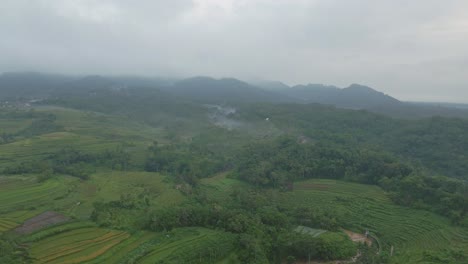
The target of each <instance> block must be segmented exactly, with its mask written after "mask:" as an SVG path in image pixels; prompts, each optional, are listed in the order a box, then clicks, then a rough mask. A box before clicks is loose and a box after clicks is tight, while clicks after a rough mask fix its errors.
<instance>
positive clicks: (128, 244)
mask: <svg viewBox="0 0 468 264" xmlns="http://www.w3.org/2000/svg"><path fill="white" fill-rule="evenodd" d="M23 241H24V242H28V241H29V243H31V242H32V246H31V248H30V252H31V256H32V257H33V259H34V263H90V264H91V263H96V264H97V263H156V262H158V261H165V262H164V263H217V262H218V261H222V260H224V259H225V258H227V257H228V256H229V255H230V254H231V253H233V252H234V250H235V246H234V236H233V235H230V234H227V233H224V232H219V231H213V230H209V229H204V228H183V229H177V230H174V231H172V232H170V233H165V234H162V233H152V232H135V233H132V234H130V233H128V232H124V231H116V230H110V229H105V228H98V227H92V225H91V226H90V224H82V223H81V224H80V223H70V224H65V225H61V226H57V227H51V228H48V229H45V230H42V231H39V232H37V233H35V234H32V235H29V236H27V237H26V238H24V240H23Z"/></svg>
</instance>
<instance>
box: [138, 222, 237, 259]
mask: <svg viewBox="0 0 468 264" xmlns="http://www.w3.org/2000/svg"><path fill="white" fill-rule="evenodd" d="M182 235H183V236H182ZM173 236H174V237H173V238H171V237H167V239H166V240H165V241H161V242H160V243H158V244H156V246H155V247H154V248H153V249H152V250H151V251H150V252H149V253H148V254H146V255H144V256H143V257H142V258H140V259H138V263H143V264H152V263H158V262H159V261H161V262H162V261H164V263H216V262H217V261H219V260H222V259H224V258H225V257H226V256H228V255H229V254H230V253H231V252H232V251H233V250H234V249H235V246H234V237H233V235H231V234H228V233H224V232H219V231H214V230H209V229H204V228H184V229H180V230H179V232H178V233H176V234H175V235H173Z"/></svg>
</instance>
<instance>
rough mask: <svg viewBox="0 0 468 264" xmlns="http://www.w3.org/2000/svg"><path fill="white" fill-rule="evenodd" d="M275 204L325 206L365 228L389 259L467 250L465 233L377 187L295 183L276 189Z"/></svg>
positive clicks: (355, 227)
mask: <svg viewBox="0 0 468 264" xmlns="http://www.w3.org/2000/svg"><path fill="white" fill-rule="evenodd" d="M277 199H278V202H279V203H282V204H283V205H286V206H287V205H288V204H294V205H296V206H303V207H307V208H311V209H314V208H317V209H318V208H327V210H329V211H331V212H333V214H336V215H338V217H339V218H340V219H343V220H344V221H345V222H346V225H347V226H343V228H348V229H351V230H353V231H355V232H357V233H363V232H364V231H365V230H369V231H370V233H371V235H372V236H374V237H375V238H376V239H377V240H378V241H377V242H378V243H379V244H380V246H381V247H382V250H383V251H387V252H389V250H390V247H391V246H393V247H394V254H395V256H394V257H393V258H392V261H393V263H416V262H418V261H420V260H421V258H422V255H423V254H424V252H425V251H435V252H438V251H444V250H448V249H450V250H461V251H463V252H467V251H468V231H467V230H466V229H463V228H459V227H454V226H453V225H451V224H450V222H449V221H448V220H447V219H446V218H443V217H441V216H438V215H435V214H433V213H430V212H427V211H423V210H416V209H411V208H406V207H401V206H398V205H395V204H393V203H392V202H391V201H390V200H389V198H388V197H387V195H386V194H385V192H383V191H382V190H381V189H380V188H379V187H376V186H369V185H362V184H355V183H349V182H342V181H334V180H308V181H303V182H299V183H296V184H295V185H294V191H292V192H287V193H279V195H278V198H277Z"/></svg>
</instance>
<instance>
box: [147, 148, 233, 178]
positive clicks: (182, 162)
mask: <svg viewBox="0 0 468 264" xmlns="http://www.w3.org/2000/svg"><path fill="white" fill-rule="evenodd" d="M149 150H150V152H151V155H150V157H148V159H147V161H146V165H145V169H146V171H152V172H164V173H168V174H170V175H172V176H174V177H175V178H176V179H177V180H179V181H182V182H187V183H189V184H190V185H193V186H195V185H197V184H198V180H199V179H200V178H205V177H208V176H211V175H213V174H215V173H217V172H220V171H222V170H223V169H224V167H223V164H224V162H223V161H224V159H223V158H222V157H219V156H216V155H215V154H214V153H213V152H211V151H209V150H207V149H206V148H202V147H201V146H199V145H195V144H190V145H188V146H183V145H168V146H159V145H158V143H157V142H154V143H153V145H152V146H151V147H150V148H149Z"/></svg>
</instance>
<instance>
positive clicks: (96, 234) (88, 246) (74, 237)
mask: <svg viewBox="0 0 468 264" xmlns="http://www.w3.org/2000/svg"><path fill="white" fill-rule="evenodd" d="M128 237H130V235H129V234H128V233H126V232H122V231H115V230H108V229H100V228H80V229H75V230H71V231H67V232H64V233H60V234H58V235H55V236H52V237H48V238H45V239H44V240H40V241H38V242H37V243H35V244H34V245H33V246H32V247H31V250H30V252H31V256H32V257H33V258H34V259H35V260H36V263H83V262H85V261H89V260H92V259H95V258H96V257H98V256H100V255H102V254H104V253H105V252H106V251H108V250H109V249H110V248H112V247H114V246H115V245H117V244H119V243H121V242H122V241H124V240H125V239H127V238H128Z"/></svg>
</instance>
